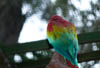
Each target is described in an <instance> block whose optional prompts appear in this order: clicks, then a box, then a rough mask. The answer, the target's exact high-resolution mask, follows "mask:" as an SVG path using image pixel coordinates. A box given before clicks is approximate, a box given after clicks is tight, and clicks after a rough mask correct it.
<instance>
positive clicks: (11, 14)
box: [0, 0, 25, 68]
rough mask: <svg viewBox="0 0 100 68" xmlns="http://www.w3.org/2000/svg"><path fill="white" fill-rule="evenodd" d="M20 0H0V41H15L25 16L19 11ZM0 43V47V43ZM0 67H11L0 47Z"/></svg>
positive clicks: (4, 42)
mask: <svg viewBox="0 0 100 68" xmlns="http://www.w3.org/2000/svg"><path fill="white" fill-rule="evenodd" d="M21 6H22V1H21V0H0V42H1V43H3V44H5V45H9V44H12V43H16V42H17V40H18V36H19V33H20V30H21V28H22V25H23V23H24V20H25V16H23V15H22V13H21ZM1 43H0V47H1V45H2V44H1ZM0 68H11V66H10V64H9V61H8V59H7V56H6V55H4V53H3V52H2V50H1V49H0Z"/></svg>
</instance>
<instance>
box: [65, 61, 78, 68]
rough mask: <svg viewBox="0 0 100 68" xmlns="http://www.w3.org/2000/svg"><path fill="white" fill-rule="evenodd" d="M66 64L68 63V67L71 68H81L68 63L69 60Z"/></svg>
mask: <svg viewBox="0 0 100 68" xmlns="http://www.w3.org/2000/svg"><path fill="white" fill-rule="evenodd" d="M66 62H67V65H68V66H69V67H70V68H79V67H77V66H76V65H72V64H71V63H70V61H68V60H67V59H66Z"/></svg>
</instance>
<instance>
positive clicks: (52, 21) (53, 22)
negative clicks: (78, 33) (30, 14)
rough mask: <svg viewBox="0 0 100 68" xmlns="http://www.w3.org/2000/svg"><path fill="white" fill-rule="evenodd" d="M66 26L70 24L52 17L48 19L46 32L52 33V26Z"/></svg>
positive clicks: (60, 18) (57, 17) (59, 18)
mask: <svg viewBox="0 0 100 68" xmlns="http://www.w3.org/2000/svg"><path fill="white" fill-rule="evenodd" d="M68 24H70V23H69V22H68V21H66V20H64V19H63V18H62V17H60V16H57V15H54V16H51V17H50V20H49V23H48V28H47V29H48V31H50V32H51V31H52V29H53V28H52V26H54V25H58V26H62V27H66V26H67V25H68Z"/></svg>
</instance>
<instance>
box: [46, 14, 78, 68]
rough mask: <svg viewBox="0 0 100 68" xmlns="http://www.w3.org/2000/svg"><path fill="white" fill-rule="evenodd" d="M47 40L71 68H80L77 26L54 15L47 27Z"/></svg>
mask: <svg viewBox="0 0 100 68" xmlns="http://www.w3.org/2000/svg"><path fill="white" fill-rule="evenodd" d="M47 38H48V41H49V43H50V44H51V45H52V46H53V48H54V49H55V50H56V51H57V52H58V53H59V54H60V55H62V56H64V58H65V59H66V63H67V64H68V66H69V67H70V68H79V66H78V62H77V54H78V49H79V48H78V38H77V34H76V31H75V26H74V25H73V24H72V23H70V22H68V21H66V20H64V19H63V18H61V17H60V16H57V15H54V16H52V17H51V18H50V20H49V23H48V26H47Z"/></svg>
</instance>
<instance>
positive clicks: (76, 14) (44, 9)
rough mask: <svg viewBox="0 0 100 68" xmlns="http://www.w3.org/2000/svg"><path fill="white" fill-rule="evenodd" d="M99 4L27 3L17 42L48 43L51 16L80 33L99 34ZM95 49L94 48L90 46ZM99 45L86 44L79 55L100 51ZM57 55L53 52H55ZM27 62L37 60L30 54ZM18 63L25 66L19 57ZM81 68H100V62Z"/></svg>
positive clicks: (76, 0)
mask: <svg viewBox="0 0 100 68" xmlns="http://www.w3.org/2000/svg"><path fill="white" fill-rule="evenodd" d="M99 3H100V1H99V0H40V1H39V0H30V1H28V0H24V1H23V7H22V14H24V15H26V17H27V18H26V20H25V23H24V25H23V28H22V30H21V32H20V37H19V40H18V42H19V43H25V42H32V41H38V40H43V39H46V28H47V23H48V19H49V17H50V16H52V15H54V14H57V15H59V16H62V17H63V18H64V19H66V20H68V21H70V22H72V23H73V24H74V25H75V26H76V29H77V33H78V34H79V33H82V32H92V31H100V26H99V25H100V22H98V21H99V20H100V4H99ZM89 45H93V46H89ZM98 45H99V43H92V44H84V47H83V46H81V47H80V51H79V52H80V53H83V52H85V51H86V52H89V51H92V50H98V49H99V46H98ZM52 51H54V50H52ZM40 53H41V54H42V55H44V56H45V55H48V52H45V51H44V52H42V51H37V54H40ZM25 56H26V57H27V58H28V59H33V58H34V59H35V60H37V57H36V56H35V55H34V54H33V53H32V52H27V53H26V54H25ZM14 60H15V61H16V62H22V59H21V57H20V55H18V54H16V55H15V56H14ZM80 68H100V61H89V62H83V63H81V64H80Z"/></svg>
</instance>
